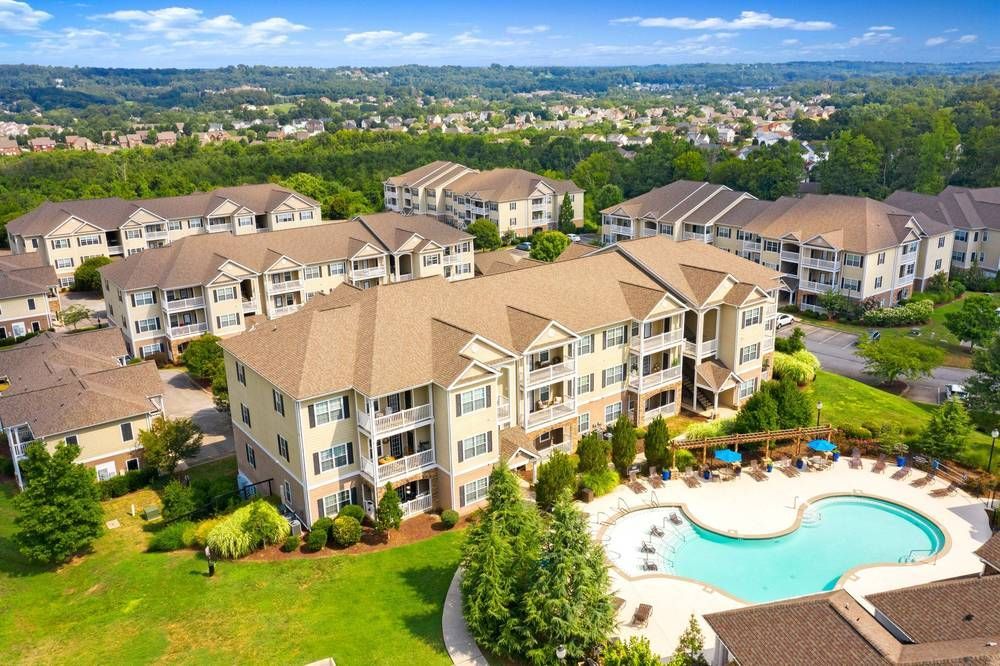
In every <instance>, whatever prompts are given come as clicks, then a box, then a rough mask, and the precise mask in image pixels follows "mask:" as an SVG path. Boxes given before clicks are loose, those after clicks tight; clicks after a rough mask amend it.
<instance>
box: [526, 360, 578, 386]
mask: <svg viewBox="0 0 1000 666" xmlns="http://www.w3.org/2000/svg"><path fill="white" fill-rule="evenodd" d="M575 371H576V370H575V368H574V367H573V365H572V364H571V363H567V362H565V361H564V362H562V363H553V364H552V365H550V366H548V367H545V368H538V369H537V370H532V371H531V372H529V373H528V384H527V385H528V386H542V385H545V384H551V383H552V382H554V381H557V380H559V379H562V378H564V377H569V376H571V375H573V373H574V372H575Z"/></svg>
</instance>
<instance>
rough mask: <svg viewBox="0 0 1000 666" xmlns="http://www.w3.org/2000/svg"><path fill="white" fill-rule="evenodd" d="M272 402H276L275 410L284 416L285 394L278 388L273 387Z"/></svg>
mask: <svg viewBox="0 0 1000 666" xmlns="http://www.w3.org/2000/svg"><path fill="white" fill-rule="evenodd" d="M271 402H272V403H273V404H274V411H276V412H278V413H279V414H281V415H282V416H284V415H285V396H284V395H282V394H281V391H279V390H278V389H271Z"/></svg>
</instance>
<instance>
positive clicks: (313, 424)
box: [309, 405, 316, 428]
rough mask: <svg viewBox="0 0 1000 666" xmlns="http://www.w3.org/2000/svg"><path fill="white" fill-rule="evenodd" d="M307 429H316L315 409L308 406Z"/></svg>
mask: <svg viewBox="0 0 1000 666" xmlns="http://www.w3.org/2000/svg"><path fill="white" fill-rule="evenodd" d="M309 427H310V428H315V427H316V409H315V408H314V407H313V405H309Z"/></svg>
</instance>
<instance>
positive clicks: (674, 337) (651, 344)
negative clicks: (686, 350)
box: [629, 328, 684, 352]
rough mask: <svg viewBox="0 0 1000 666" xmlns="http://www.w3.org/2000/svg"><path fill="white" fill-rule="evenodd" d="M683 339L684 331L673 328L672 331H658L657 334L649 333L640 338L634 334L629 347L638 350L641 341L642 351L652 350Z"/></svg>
mask: <svg viewBox="0 0 1000 666" xmlns="http://www.w3.org/2000/svg"><path fill="white" fill-rule="evenodd" d="M683 339H684V331H683V330H681V329H679V328H675V329H674V330H672V331H667V332H666V333H660V334H659V335H651V336H649V337H648V338H640V337H639V336H638V335H636V336H634V337H633V338H632V339H631V340H630V341H629V347H630V348H631V349H633V350H634V351H639V344H640V341H641V343H642V350H643V351H644V352H654V351H656V350H658V349H663V348H665V347H669V346H671V345H675V344H677V343H678V342H680V341H681V340H683Z"/></svg>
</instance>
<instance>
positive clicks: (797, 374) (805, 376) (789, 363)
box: [771, 350, 819, 386]
mask: <svg viewBox="0 0 1000 666" xmlns="http://www.w3.org/2000/svg"><path fill="white" fill-rule="evenodd" d="M771 363H772V367H773V368H774V376H775V377H776V378H778V379H786V378H787V379H790V380H791V381H793V382H795V383H796V384H798V385H799V386H805V385H806V384H808V383H809V382H811V381H813V380H814V379H816V370H817V369H818V367H819V361H818V360H817V359H816V357H815V356H813V355H812V354H810V353H809V352H807V351H805V350H801V351H797V352H795V353H794V354H783V353H782V352H779V351H775V352H774V355H773V357H772V361H771Z"/></svg>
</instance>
